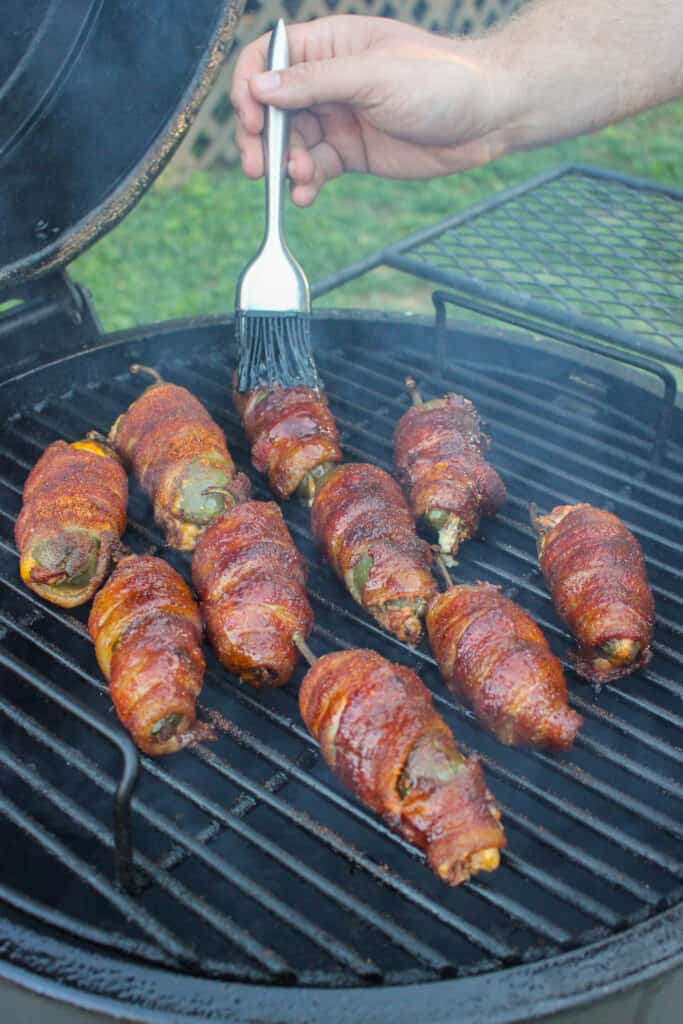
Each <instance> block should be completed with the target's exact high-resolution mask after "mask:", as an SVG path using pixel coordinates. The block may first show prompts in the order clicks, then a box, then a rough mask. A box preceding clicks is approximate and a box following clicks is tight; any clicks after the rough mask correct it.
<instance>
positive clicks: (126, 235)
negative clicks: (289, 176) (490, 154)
mask: <svg viewBox="0 0 683 1024" xmlns="http://www.w3.org/2000/svg"><path fill="white" fill-rule="evenodd" d="M226 130H231V129H230V128H228V127H227V126H226ZM681 140H683V102H678V103H673V104H668V105H667V106H664V107H660V108H658V109H655V110H653V111H650V112H648V113H646V114H643V115H641V116H639V117H637V118H632V119H630V120H628V121H624V122H622V123H621V124H618V125H613V126H612V127H610V128H608V129H606V130H604V131H602V132H599V133H597V134H595V135H591V136H586V137H583V138H580V139H577V140H572V141H570V142H564V143H561V144H559V145H556V146H552V147H547V148H545V149H542V150H538V151H535V152H531V153H521V154H515V155H513V156H509V157H505V158H504V159H502V160H499V161H497V162H495V163H493V164H490V165H489V166H487V167H484V168H479V169H477V170H474V171H468V172H465V173H462V174H459V175H456V176H453V177H450V178H442V179H437V180H434V181H429V182H397V181H384V180H380V179H375V178H372V177H368V176H361V175H347V176H345V177H344V178H342V179H339V180H337V181H334V182H331V183H330V184H328V185H327V186H326V187H325V189H324V190H323V193H322V195H321V196H320V198H319V199H318V200H317V202H316V203H315V204H314V206H312V207H310V208H309V209H307V210H298V209H296V208H294V207H293V206H292V205H291V204H289V208H288V212H287V230H288V237H289V240H290V245H291V248H292V250H293V251H294V253H295V255H296V256H297V257H298V259H299V260H300V262H301V263H302V264H303V266H304V268H305V270H306V272H307V274H308V276H309V278H310V280H311V281H315V280H317V279H318V278H320V277H322V276H324V275H326V274H328V273H330V272H332V271H334V270H336V269H338V268H340V267H343V266H345V265H346V264H349V263H351V262H353V261H355V260H358V259H360V258H361V257H363V256H366V255H368V254H369V253H371V252H374V251H375V250H377V249H379V248H381V247H382V246H384V245H387V244H389V243H391V242H394V241H397V240H398V239H400V238H402V237H404V236H405V235H407V234H410V233H412V232H414V231H417V230H420V229H422V228H424V227H427V226H429V225H430V224H432V223H435V222H437V221H439V220H442V219H444V218H445V217H449V216H451V215H453V214H455V213H457V212H458V211H460V210H462V209H464V208H466V207H468V206H471V205H472V204H473V203H475V202H478V201H479V200H481V199H483V198H485V197H487V196H489V195H491V194H492V193H494V192H496V191H498V190H500V189H503V188H508V187H510V186H512V185H514V184H516V183H518V182H521V181H523V180H525V179H526V178H529V177H531V176H532V175H535V174H538V173H540V172H542V171H544V170H547V169H549V168H551V167H554V166H556V165H558V164H560V163H564V162H568V161H576V162H582V163H593V164H596V165H598V166H600V167H606V168H611V169H613V170H617V171H622V172H624V173H626V174H630V175H634V176H637V177H644V178H651V179H654V180H656V181H660V182H663V183H666V184H678V185H680V184H681V177H682V175H681ZM262 224H263V184H262V182H250V181H247V179H246V178H244V177H243V175H242V174H241V171H240V169H239V167H237V166H233V167H225V166H222V167H221V166H215V167H212V168H209V169H201V170H197V171H195V172H194V173H193V174H192V175H191V176H190V177H189V178H187V179H186V180H184V181H182V182H181V183H178V179H177V176H174V174H173V161H172V162H171V165H170V166H169V168H168V169H167V171H166V172H164V174H163V175H162V176H161V178H160V179H159V181H158V182H156V183H155V185H154V186H153V187H152V188H151V189H150V191H149V192H148V193H147V194H146V195H145V196H144V198H143V199H142V201H141V202H140V203H139V205H138V206H137V207H136V208H135V209H134V210H133V211H132V212H131V213H130V214H129V215H128V216H127V217H126V218H125V220H124V221H123V222H122V223H121V224H120V225H119V226H118V227H116V228H115V229H114V230H113V231H112V232H111V233H110V234H108V235H107V236H106V237H105V238H103V239H102V240H101V241H99V242H98V243H97V244H96V245H95V246H94V247H93V248H92V249H90V250H89V251H88V252H86V253H84V254H83V255H82V256H81V257H80V258H79V259H78V260H77V261H76V262H75V263H74V264H72V266H71V268H70V269H71V273H72V274H73V276H74V277H75V278H76V279H77V280H78V281H80V282H82V283H83V284H85V285H86V286H87V287H88V288H90V290H91V291H92V293H93V296H94V300H95V304H96V307H97V310H98V312H99V315H100V317H101V319H102V321H103V324H104V327H105V329H106V330H107V331H113V330H117V329H121V328H126V327H131V326H134V325H136V324H141V323H149V322H152V321H157V320H166V319H170V318H174V317H183V316H191V315H193V314H206V313H221V312H226V311H229V310H230V309H231V308H232V305H233V300H234V288H235V281H236V278H237V275H238V273H239V271H240V270H241V268H242V267H243V265H244V263H245V262H246V261H247V259H249V258H250V257H251V256H252V255H253V253H254V251H255V249H256V247H257V245H258V244H259V242H260V239H261V232H262ZM430 294H431V288H430V286H429V285H428V284H426V283H425V282H420V281H416V280H415V279H414V278H410V277H407V276H406V275H403V274H401V273H400V272H397V271H390V270H387V269H380V270H376V271H374V272H373V273H371V274H369V275H367V276H366V277H364V278H363V279H361V280H358V281H355V282H352V283H350V284H348V285H346V286H345V287H344V288H342V289H339V290H337V291H335V292H334V293H332V294H330V295H329V296H326V297H325V298H323V299H321V300H319V303H318V306H319V307H320V306H323V305H328V306H350V307H353V306H355V307H359V308H382V309H387V310H402V311H408V310H409V311H413V312H425V311H427V310H428V309H429V308H430V303H429V295H430Z"/></svg>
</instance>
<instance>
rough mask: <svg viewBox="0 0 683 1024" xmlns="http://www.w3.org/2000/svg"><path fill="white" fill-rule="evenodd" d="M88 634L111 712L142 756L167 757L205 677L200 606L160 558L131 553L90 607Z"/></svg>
mask: <svg viewBox="0 0 683 1024" xmlns="http://www.w3.org/2000/svg"><path fill="white" fill-rule="evenodd" d="M88 629H89V630H90V636H91V638H92V641H93V643H94V644H95V654H96V655H97V661H98V663H99V666H100V668H101V669H102V672H103V673H104V675H105V676H106V678H107V679H108V680H109V690H110V693H111V699H112V701H113V703H114V707H115V708H116V713H117V715H118V716H119V718H120V719H121V722H122V723H123V725H124V726H125V727H126V729H128V731H129V732H130V734H131V736H132V737H133V739H134V740H135V742H136V743H137V745H138V747H139V748H140V749H141V750H143V751H144V752H145V753H146V754H151V755H152V756H156V755H157V754H171V753H173V752H174V751H176V750H179V749H180V748H181V747H182V746H183V736H185V734H186V733H188V732H189V730H190V729H191V727H192V726H193V725H194V722H195V704H196V700H197V697H198V696H199V693H200V691H201V688H202V680H203V678H204V656H203V654H202V649H201V641H202V623H201V616H200V614H199V608H198V607H197V603H196V601H195V600H194V598H193V596H192V593H191V591H190V588H189V587H188V585H187V583H185V580H184V579H183V578H182V576H179V575H178V573H177V572H176V571H175V570H174V569H172V568H171V566H170V565H168V564H167V563H166V562H164V561H163V560H162V559H161V558H155V557H154V556H153V555H130V556H128V557H127V558H124V559H122V560H121V561H120V562H119V564H118V565H117V566H116V569H115V570H114V572H113V573H112V575H111V577H110V579H109V581H108V582H107V584H106V586H104V587H103V588H102V590H101V591H100V592H99V594H98V595H97V597H96V598H95V600H94V602H93V606H92V609H91V611H90V618H89V619H88Z"/></svg>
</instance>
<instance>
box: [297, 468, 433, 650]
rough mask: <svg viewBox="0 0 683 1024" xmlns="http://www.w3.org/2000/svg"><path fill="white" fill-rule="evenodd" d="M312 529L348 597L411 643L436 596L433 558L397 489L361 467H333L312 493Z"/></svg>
mask: <svg viewBox="0 0 683 1024" xmlns="http://www.w3.org/2000/svg"><path fill="white" fill-rule="evenodd" d="M311 525H312V529H313V536H314V538H315V540H316V543H318V544H320V545H321V547H322V551H323V554H324V557H325V559H326V560H327V561H328V562H329V564H330V565H331V566H332V568H333V569H334V570H335V572H336V573H337V575H338V576H339V577H340V578H341V579H342V580H343V581H344V583H345V585H346V587H347V588H348V590H349V592H350V594H351V596H352V597H353V598H354V599H355V600H356V601H358V603H359V604H361V605H362V606H363V608H365V609H366V610H367V611H368V612H369V613H370V614H371V615H372V616H373V617H374V618H375V619H376V620H377V622H379V624H380V625H381V626H382V627H383V628H384V629H387V630H389V632H390V633H394V634H395V635H396V636H397V637H398V638H399V640H404V641H407V642H408V643H417V642H418V641H419V639H420V637H421V635H422V621H421V620H422V617H423V616H424V613H425V611H426V609H427V604H428V602H429V600H430V598H432V597H433V596H434V594H435V593H436V583H435V581H434V578H433V576H432V574H431V571H430V567H431V564H432V552H431V549H430V547H429V545H428V544H427V543H425V541H423V540H420V538H419V537H418V536H417V534H416V533H415V528H414V524H413V519H412V516H411V514H410V510H409V508H408V506H407V505H406V503H405V499H404V497H403V495H402V493H401V489H400V487H399V486H398V484H397V483H396V481H395V480H392V478H391V477H390V476H389V474H388V473H385V472H384V470H383V469H380V468H379V467H378V466H371V465H368V464H367V463H363V462H359V463H349V464H348V465H344V466H339V467H337V468H336V469H334V470H333V471H332V472H331V473H330V474H329V475H328V476H327V477H326V478H325V480H323V481H322V483H321V484H320V485H319V487H318V489H317V490H316V492H315V498H314V499H313V508H312V511H311Z"/></svg>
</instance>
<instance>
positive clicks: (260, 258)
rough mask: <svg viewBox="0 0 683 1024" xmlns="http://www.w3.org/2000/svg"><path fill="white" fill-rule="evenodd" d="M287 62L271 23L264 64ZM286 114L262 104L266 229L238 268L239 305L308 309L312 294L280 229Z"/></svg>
mask: <svg viewBox="0 0 683 1024" xmlns="http://www.w3.org/2000/svg"><path fill="white" fill-rule="evenodd" d="M288 67H289V45H288V43H287V30H286V28H285V23H284V21H282V19H280V20H279V21H278V23H277V25H276V26H275V28H274V29H273V32H272V35H271V37H270V46H269V48H268V68H269V70H271V71H283V70H284V69H285V68H288ZM287 127H288V115H287V114H286V113H284V112H283V111H282V110H278V109H277V108H276V107H271V106H270V105H268V106H267V107H266V123H265V133H264V134H265V138H264V157H265V163H266V230H265V233H264V236H263V242H262V243H261V248H260V249H259V251H258V253H257V254H256V256H255V258H254V259H253V260H252V262H251V263H250V264H249V265H248V266H247V267H246V268H245V269H244V270H243V271H242V275H241V277H240V279H239V281H238V282H237V297H236V302H235V306H236V309H237V310H238V311H245V312H250V311H269V312H275V313H279V312H293V313H310V311H311V297H310V292H309V288H308V281H307V280H306V275H305V274H304V272H303V270H302V269H301V267H300V266H299V264H298V263H297V261H296V260H295V259H294V257H293V256H292V254H291V252H290V251H289V248H288V246H287V243H286V242H285V232H284V199H285V196H284V192H285V154H286V151H287Z"/></svg>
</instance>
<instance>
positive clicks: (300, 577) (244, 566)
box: [192, 501, 313, 687]
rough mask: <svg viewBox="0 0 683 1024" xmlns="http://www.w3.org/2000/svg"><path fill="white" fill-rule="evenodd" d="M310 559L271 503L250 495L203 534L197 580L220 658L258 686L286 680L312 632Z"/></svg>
mask: <svg viewBox="0 0 683 1024" xmlns="http://www.w3.org/2000/svg"><path fill="white" fill-rule="evenodd" d="M306 575H307V572H306V563H305V562H304V560H303V558H302V557H301V555H300V554H299V552H298V551H297V549H296V547H295V546H294V542H293V540H292V538H291V536H290V533H289V530H288V529H287V526H286V525H285V521H284V519H283V518H282V513H281V512H280V509H279V508H278V507H277V505H276V504H275V503H274V502H271V501H269V502H265V501H247V502H244V503H243V504H242V505H238V506H236V508H233V509H231V510H230V511H229V512H226V513H225V515H223V516H221V518H220V519H217V520H216V521H215V522H214V523H213V524H212V525H211V526H210V527H209V528H208V529H207V530H206V532H205V533H204V534H203V535H202V536H201V537H200V539H199V542H198V544H197V547H196V548H195V552H194V556H193V559H192V581H193V583H194V586H195V589H196V590H197V593H198V594H199V597H200V600H201V604H202V612H203V614H204V620H205V622H206V628H207V632H208V635H209V639H210V640H211V643H212V644H213V647H214V650H215V651H216V654H217V655H218V658H219V660H220V662H221V664H222V665H224V666H225V668H227V669H228V671H229V672H234V673H235V675H238V676H240V677H241V678H242V679H243V680H244V681H245V682H247V683H250V684H251V685H252V686H256V687H266V686H282V685H283V684H284V683H286V682H287V681H288V679H289V678H290V676H291V674H292V672H293V670H294V666H295V664H296V661H297V658H298V651H297V649H296V647H295V646H294V644H293V642H292V636H293V635H294V634H295V633H297V632H298V633H300V634H301V635H302V636H303V637H304V638H305V637H307V636H308V634H309V633H310V631H311V628H312V626H313V612H312V611H311V606H310V604H309V603H308V597H307V595H306Z"/></svg>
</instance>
